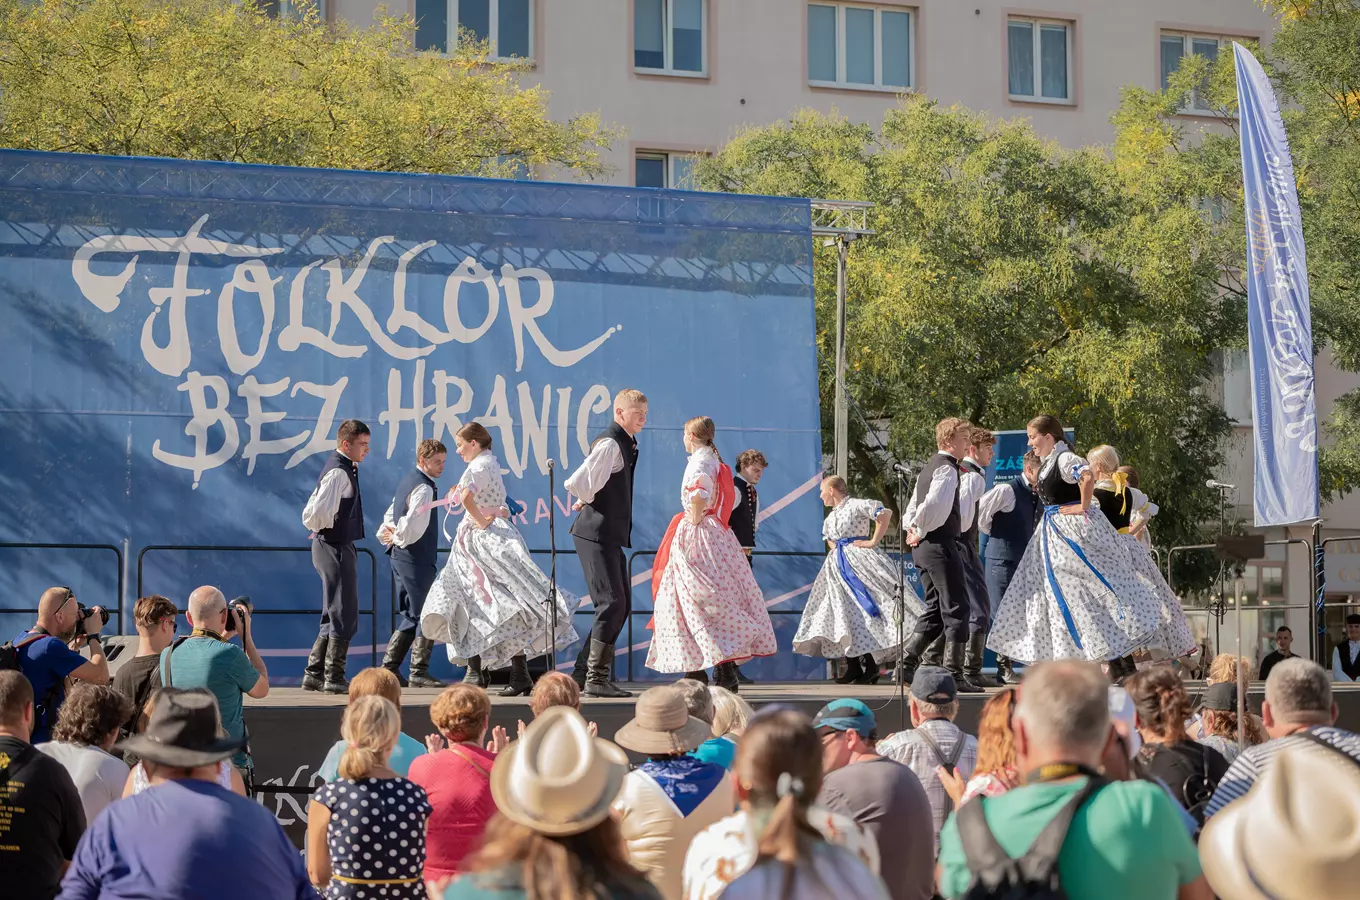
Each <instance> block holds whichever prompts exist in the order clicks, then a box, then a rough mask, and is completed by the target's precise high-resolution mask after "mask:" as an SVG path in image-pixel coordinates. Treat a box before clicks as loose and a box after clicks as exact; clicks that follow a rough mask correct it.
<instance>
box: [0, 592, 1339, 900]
mask: <svg viewBox="0 0 1360 900" xmlns="http://www.w3.org/2000/svg"><path fill="white" fill-rule="evenodd" d="M238 601H242V602H238ZM238 601H233V602H232V603H230V604H229V603H228V602H227V601H226V599H225V597H224V596H223V595H222V593H221V592H220V591H218V590H217V589H215V588H211V587H203V588H199V589H198V590H196V591H194V592H193V594H191V595H190V597H189V600H188V604H187V611H186V614H187V620H188V622H189V624H190V626H191V629H192V630H191V632H190V633H189V634H187V635H185V636H182V637H177V636H176V635H177V630H178V629H177V626H176V618H177V616H178V610H177V609H176V607H175V605H174V604H173V603H172V602H171V601H169V600H168V599H166V598H164V597H158V596H152V597H145V598H142V600H139V601H138V603H137V605H136V608H135V610H134V619H135V621H136V626H137V633H138V643H137V652H136V655H135V656H133V657H132V658H131V659H130V660H128V661H127V662H125V663H124V664H123V665H122V666H121V668H120V669H119V670H118V671H117V673H116V676H115V677H114V678H113V680H112V684H110V683H109V681H110V678H109V666H108V662H107V660H106V659H105V657H104V654H103V652H102V650H101V649H100V642H99V641H98V639H97V630H98V625H99V624H100V622H101V617H100V615H99V613H98V611H97V610H96V611H86V610H85V608H84V607H83V606H81V605H79V604H78V603H77V602H76V601H75V597H74V593H73V592H72V591H70V590H69V589H67V588H53V589H51V590H49V591H47V592H46V593H45V594H44V595H43V598H42V600H41V601H40V603H39V615H38V621H37V624H36V625H35V627H34V628H33V629H32V630H30V631H28V632H25V633H24V634H22V635H20V636H19V637H18V638H17V639H15V640H14V641H12V642H11V644H10V645H9V646H11V647H12V648H13V658H14V659H15V663H16V664H15V666H14V667H13V668H0V896H4V897H5V898H15V900H29V898H34V900H52V898H56V897H60V898H62V900H86V898H89V900H94V898H104V900H122V898H127V900H131V898H138V900H160V898H164V900H171V898H183V897H200V898H208V900H215V898H224V900H225V898H241V897H252V898H254V897H260V898H273V897H287V898H299V900H301V898H316V897H318V896H322V897H326V898H342V900H370V898H372V900H379V898H382V900H423V898H426V897H429V898H433V900H472V898H478V900H481V898H491V900H520V898H524V900H549V898H552V900H557V898H565V900H587V898H589V900H598V898H612V900H713V898H718V897H723V898H736V900H742V898H767V897H772V898H792V900H803V898H807V900H812V898H842V897H851V898H858V900H880V898H882V900H888V898H891V900H933V898H936V897H938V898H965V897H966V898H969V900H974V898H990V897H1002V896H1022V895H1023V896H1029V895H1030V894H1029V893H1026V891H1030V890H1035V889H1037V890H1040V891H1047V892H1048V893H1042V896H1057V894H1054V893H1053V890H1054V888H1055V886H1060V891H1061V894H1062V895H1063V896H1065V897H1067V898H1068V900H1212V898H1214V897H1219V898H1222V900H1239V898H1240V900H1248V898H1250V900H1259V898H1272V900H1319V898H1322V900H1325V898H1331V897H1338V898H1339V897H1345V896H1353V892H1354V890H1355V887H1354V885H1355V884H1356V883H1360V736H1358V735H1356V734H1353V733H1351V732H1349V731H1346V730H1344V729H1342V728H1338V727H1337V726H1336V724H1335V723H1336V719H1337V705H1336V703H1335V701H1334V700H1333V697H1332V678H1331V677H1330V674H1329V672H1328V671H1327V670H1325V669H1323V668H1322V667H1321V666H1319V665H1317V664H1316V663H1313V662H1311V661H1309V660H1307V659H1304V658H1302V657H1298V656H1294V655H1293V654H1291V653H1289V652H1288V646H1287V644H1286V645H1283V646H1282V651H1283V652H1281V653H1279V654H1276V655H1275V656H1276V658H1273V659H1271V660H1270V667H1269V675H1268V677H1267V678H1266V683H1265V699H1264V701H1263V702H1262V703H1261V706H1260V711H1259V716H1257V715H1256V713H1255V712H1254V711H1251V710H1248V714H1247V716H1246V717H1244V718H1243V719H1242V720H1241V726H1242V727H1241V728H1240V729H1239V712H1238V708H1237V703H1238V695H1239V691H1241V690H1243V689H1244V687H1245V685H1246V683H1247V679H1248V678H1249V677H1250V672H1249V666H1248V664H1247V662H1246V661H1245V660H1239V659H1237V658H1235V657H1230V656H1225V657H1220V658H1219V659H1216V660H1215V661H1214V664H1213V665H1212V666H1211V673H1210V675H1211V677H1210V681H1211V682H1212V683H1211V684H1210V685H1209V686H1208V688H1207V689H1206V690H1205V691H1203V692H1202V696H1199V697H1192V695H1191V692H1190V691H1188V690H1187V687H1186V685H1185V683H1184V682H1183V681H1182V680H1181V678H1180V676H1179V675H1178V674H1177V673H1176V671H1175V670H1174V669H1173V668H1172V667H1170V666H1164V665H1154V666H1151V667H1148V668H1145V669H1142V670H1141V671H1139V672H1137V673H1136V674H1134V675H1132V676H1131V677H1129V678H1128V679H1127V681H1126V683H1125V685H1124V686H1123V687H1117V686H1112V685H1111V684H1110V682H1109V680H1108V678H1107V677H1106V675H1105V674H1104V673H1103V672H1102V671H1101V669H1100V667H1099V666H1097V665H1095V664H1093V663H1087V662H1082V661H1077V660H1064V661H1055V662H1048V663H1041V664H1038V665H1035V666H1031V667H1030V668H1029V669H1028V670H1027V671H1026V672H1025V674H1024V679H1023V682H1022V683H1021V684H1020V685H1019V686H1011V687H1005V688H1003V689H1002V690H1001V691H1000V692H998V693H996V694H994V695H993V696H991V697H990V698H988V700H987V701H986V703H985V705H984V706H983V707H982V710H981V715H980V718H979V719H978V727H977V729H976V731H977V734H976V735H973V734H969V733H968V729H965V728H964V727H961V726H960V724H959V712H960V710H959V699H958V687H957V684H956V683H955V680H954V678H953V676H952V675H951V674H950V673H949V671H947V670H945V669H939V668H933V667H929V666H926V667H921V668H920V669H918V670H917V671H916V673H915V675H914V677H913V679H912V681H911V685H910V693H909V700H908V707H909V713H910V719H911V727H910V728H908V729H904V730H903V731H900V732H897V733H895V734H885V735H881V736H880V734H879V726H878V718H877V716H876V715H875V711H874V710H873V709H871V708H870V707H869V706H868V705H866V704H865V703H863V702H861V701H859V700H856V699H853V698H842V699H837V700H832V701H831V702H830V703H828V704H827V705H826V706H824V707H823V708H822V709H821V710H820V712H818V713H817V715H816V716H815V717H812V718H808V717H807V716H806V715H804V714H803V713H801V712H799V711H797V710H795V709H793V708H792V707H788V706H783V705H781V704H769V705H765V706H763V707H761V708H759V709H754V710H753V709H752V708H751V706H749V705H748V704H747V703H746V701H745V700H743V699H741V698H740V697H738V696H737V695H735V694H733V693H731V692H729V691H727V690H726V689H724V688H721V687H714V686H709V685H706V684H703V683H700V682H698V681H693V680H689V679H681V680H680V681H678V682H676V683H674V684H669V685H663V686H659V687H654V688H651V689H650V690H647V691H645V692H643V693H642V694H641V695H640V696H639V697H638V698H637V700H636V704H635V706H634V709H633V712H634V716H633V718H632V719H631V720H630V721H629V722H628V723H627V724H625V725H624V726H623V727H622V728H619V729H618V731H617V732H616V733H615V734H613V735H612V740H610V739H606V738H605V737H601V736H600V735H599V734H598V728H597V727H596V726H595V724H594V723H590V722H587V721H586V719H585V718H583V717H582V715H581V711H580V705H581V696H580V692H579V689H578V688H577V686H576V684H575V683H574V682H573V681H572V679H571V678H569V677H567V676H566V675H563V674H561V673H549V674H547V675H544V676H543V677H541V678H539V679H538V681H537V683H536V684H535V686H534V688H533V693H532V696H531V703H530V706H531V710H532V713H533V718H532V720H531V721H530V722H528V723H527V724H526V723H525V722H523V721H521V722H519V723H518V724H519V727H518V730H517V734H516V737H517V739H516V740H515V741H514V742H511V741H510V739H509V736H508V735H507V734H506V732H505V731H504V729H502V728H500V727H493V726H492V722H491V712H492V709H491V702H490V700H489V698H488V696H487V694H486V692H485V691H484V690H483V689H482V688H481V687H479V686H476V685H472V684H457V685H453V686H451V687H448V688H445V689H444V690H443V691H442V692H441V693H440V694H439V696H438V697H437V698H436V699H435V700H434V702H433V704H432V706H431V708H430V719H431V721H432V722H433V724H434V727H435V733H434V734H430V735H429V736H428V737H426V738H425V739H424V741H423V742H422V741H419V740H417V739H416V738H414V737H411V736H408V735H407V734H406V733H404V731H403V729H402V687H401V683H400V681H399V680H398V678H397V676H396V675H394V674H393V673H392V672H390V671H389V670H387V669H383V668H373V669H366V670H364V671H362V672H360V673H359V674H358V675H357V676H356V677H355V678H353V679H352V680H351V681H350V684H349V698H348V705H347V706H346V708H345V712H344V716H343V719H342V724H341V733H340V740H339V741H338V742H337V743H336V744H335V745H334V746H333V747H332V748H331V749H330V752H329V754H328V755H327V756H326V758H325V760H324V762H323V763H322V764H321V767H320V769H319V772H318V774H319V778H318V779H317V783H319V784H320V786H319V787H318V788H317V790H316V791H315V793H313V794H312V796H311V799H310V801H309V802H308V804H307V831H306V839H305V848H304V850H303V852H301V853H300V852H299V851H298V850H297V849H296V848H295V847H294V846H293V845H292V844H291V842H290V841H289V839H288V837H287V836H286V835H285V833H284V831H283V829H282V827H281V826H280V825H279V823H278V821H277V820H276V819H275V818H274V817H273V815H271V814H270V813H269V811H268V810H267V809H266V808H265V807H264V806H262V805H261V804H260V803H259V802H256V801H255V800H254V799H253V798H252V797H251V796H250V794H251V792H252V791H251V787H252V774H253V773H252V763H251V757H250V754H249V735H248V734H247V731H246V728H245V722H244V716H243V714H242V708H243V705H244V704H243V697H245V696H252V697H261V696H264V695H265V694H266V693H267V692H268V690H269V676H268V672H267V671H266V669H265V667H264V664H263V662H262V661H261V660H260V656H259V654H258V652H256V650H255V647H254V642H253V639H252V638H251V624H250V611H249V605H248V603H247V602H243V601H244V598H238ZM92 632H93V633H94V634H95V635H96V636H95V637H93V638H92V637H91V633H92ZM234 639H239V641H240V644H239V645H238V644H237V643H235V642H234ZM82 651H84V652H82ZM87 654H88V655H87ZM630 754H631V756H630ZM630 759H631V763H630ZM1017 860H1023V861H1024V863H1023V864H1018V863H1017V862H1016V861H1017Z"/></svg>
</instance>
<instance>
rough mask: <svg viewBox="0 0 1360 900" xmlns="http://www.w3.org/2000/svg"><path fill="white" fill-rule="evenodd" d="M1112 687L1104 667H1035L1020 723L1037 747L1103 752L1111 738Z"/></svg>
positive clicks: (1067, 662)
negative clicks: (1046, 746)
mask: <svg viewBox="0 0 1360 900" xmlns="http://www.w3.org/2000/svg"><path fill="white" fill-rule="evenodd" d="M1109 695H1110V683H1109V681H1108V680H1107V679H1106V678H1105V673H1103V672H1102V671H1101V670H1100V666H1098V665H1096V664H1095V663H1092V662H1085V661H1084V660H1075V659H1064V660H1057V661H1053V662H1042V663H1039V664H1037V665H1034V666H1031V667H1030V669H1029V671H1028V672H1027V673H1026V674H1025V684H1024V688H1023V689H1022V690H1021V691H1020V696H1019V698H1018V700H1017V702H1016V706H1015V715H1016V718H1018V719H1020V720H1022V721H1023V722H1024V723H1025V731H1026V732H1027V733H1028V734H1029V735H1030V736H1031V738H1032V739H1034V740H1035V741H1036V742H1037V743H1040V744H1047V745H1050V746H1056V747H1061V748H1065V749H1070V750H1076V749H1091V750H1099V749H1101V748H1102V747H1104V745H1105V741H1106V740H1107V739H1108V738H1109V734H1110V701H1109Z"/></svg>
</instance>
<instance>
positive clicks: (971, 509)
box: [959, 456, 987, 531]
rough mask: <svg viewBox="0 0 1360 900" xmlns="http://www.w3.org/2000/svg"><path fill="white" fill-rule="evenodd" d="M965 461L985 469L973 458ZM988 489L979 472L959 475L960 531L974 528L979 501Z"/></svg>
mask: <svg viewBox="0 0 1360 900" xmlns="http://www.w3.org/2000/svg"><path fill="white" fill-rule="evenodd" d="M964 461H965V462H970V463H972V464H973V465H975V466H977V467H978V468H983V466H982V465H981V464H979V463H978V461H977V460H975V459H973V458H972V457H971V456H965V457H964ZM986 489H987V479H986V478H984V477H983V476H982V475H979V474H978V473H977V472H960V473H959V531H967V530H968V529H970V528H972V527H973V517H974V516H976V515H977V511H978V501H979V500H980V499H982V492H983V491H985V490H986Z"/></svg>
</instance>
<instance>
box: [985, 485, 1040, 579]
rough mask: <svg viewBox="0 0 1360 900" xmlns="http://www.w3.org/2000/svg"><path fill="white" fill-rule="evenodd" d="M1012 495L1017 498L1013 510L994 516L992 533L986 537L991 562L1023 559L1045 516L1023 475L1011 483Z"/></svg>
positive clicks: (988, 556)
mask: <svg viewBox="0 0 1360 900" xmlns="http://www.w3.org/2000/svg"><path fill="white" fill-rule="evenodd" d="M1011 493H1012V494H1014V495H1015V505H1014V506H1012V507H1011V511H1010V512H999V513H997V514H996V515H994V516H992V530H991V532H989V533H988V536H987V558H988V559H1008V560H1018V559H1020V558H1021V557H1023V556H1024V555H1025V548H1026V547H1028V546H1029V541H1030V538H1032V537H1034V529H1035V528H1037V527H1038V524H1039V519H1040V517H1041V516H1042V514H1043V511H1042V510H1041V509H1040V507H1039V498H1038V496H1036V495H1035V493H1034V489H1033V488H1031V487H1030V486H1029V483H1028V482H1027V481H1025V479H1024V476H1021V477H1020V478H1017V479H1015V480H1014V481H1012V482H1011Z"/></svg>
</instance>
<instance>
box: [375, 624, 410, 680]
mask: <svg viewBox="0 0 1360 900" xmlns="http://www.w3.org/2000/svg"><path fill="white" fill-rule="evenodd" d="M415 638H416V633H415V632H414V631H394V632H392V636H391V637H390V638H388V639H387V652H386V653H384V654H383V661H382V665H383V668H384V669H387V670H388V671H389V672H391V673H392V674H393V675H395V676H397V681H399V682H401V686H402V687H406V686H407V684H408V682H407V681H406V676H405V675H403V674H401V664H402V663H403V662H405V661H406V651H407V650H410V649H411V642H412V641H414V640H415ZM411 668H413V669H414V668H415V663H414V660H413V661H412V665H411Z"/></svg>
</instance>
